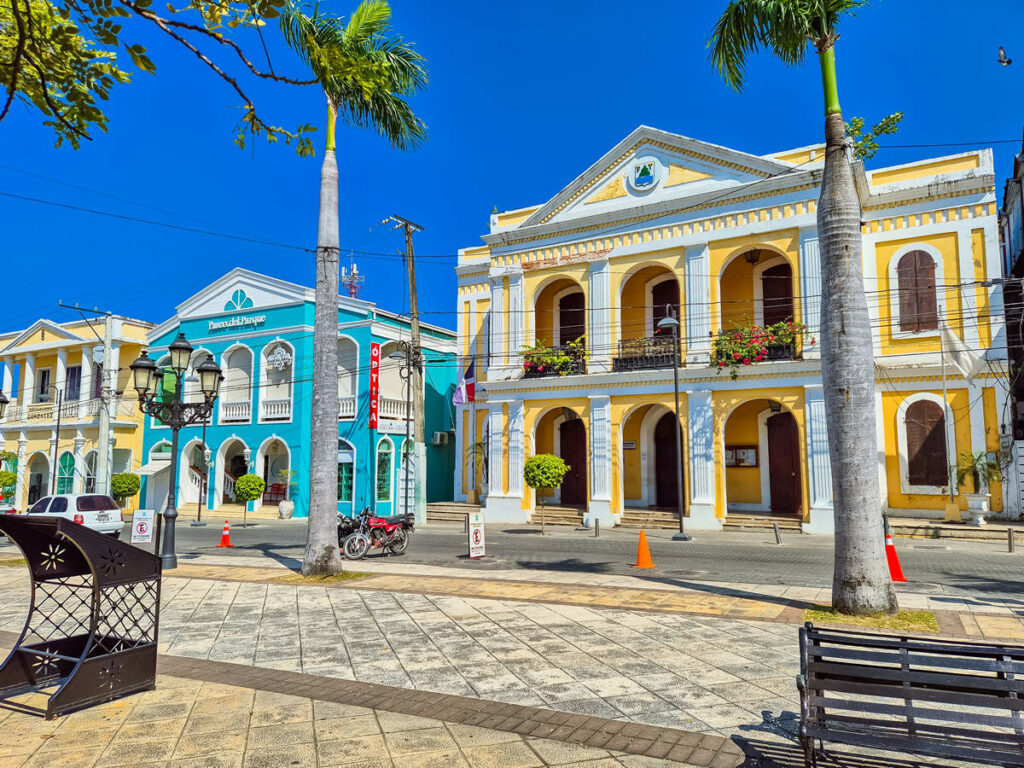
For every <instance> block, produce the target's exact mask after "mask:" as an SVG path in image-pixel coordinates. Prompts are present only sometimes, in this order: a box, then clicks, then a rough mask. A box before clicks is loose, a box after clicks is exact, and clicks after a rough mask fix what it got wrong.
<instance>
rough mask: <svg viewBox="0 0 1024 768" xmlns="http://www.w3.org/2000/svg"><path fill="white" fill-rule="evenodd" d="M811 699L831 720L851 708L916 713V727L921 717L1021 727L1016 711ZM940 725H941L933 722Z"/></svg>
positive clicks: (973, 723)
mask: <svg viewBox="0 0 1024 768" xmlns="http://www.w3.org/2000/svg"><path fill="white" fill-rule="evenodd" d="M810 703H811V706H812V707H822V708H824V709H825V714H824V715H822V718H821V719H823V720H826V721H827V720H829V719H830V718H832V717H835V716H838V715H837V714H836V713H837V712H842V711H844V710H845V711H848V712H866V713H873V714H879V715H897V716H899V717H903V718H906V717H907V715H908V714H909V715H913V716H914V718H915V727H917V723H918V722H919V721H920V720H942V721H945V722H950V723H961V724H963V725H987V726H989V727H991V728H1007V729H1010V730H1012V729H1014V728H1017V727H1019V724H1018V723H1017V721H1016V720H1014V718H1013V716H1012V715H1006V716H1002V715H980V714H976V713H973V712H964V711H962V710H959V711H958V710H949V709H930V708H928V707H916V706H914V705H913V702H911V703H910V704H902V705H901V704H880V703H878V702H874V701H860V700H854V699H836V698H832V697H828V696H818V695H816V694H811V697H810ZM892 724H893V726H895V727H898V726H899V725H900V721H898V720H897V721H892ZM933 727H936V728H940V727H941V726H937V725H936V726H933Z"/></svg>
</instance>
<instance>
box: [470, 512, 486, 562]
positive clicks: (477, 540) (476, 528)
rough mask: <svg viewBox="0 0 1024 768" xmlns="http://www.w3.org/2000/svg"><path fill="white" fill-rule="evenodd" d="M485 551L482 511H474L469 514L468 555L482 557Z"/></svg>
mask: <svg viewBox="0 0 1024 768" xmlns="http://www.w3.org/2000/svg"><path fill="white" fill-rule="evenodd" d="M485 551H486V546H485V543H484V513H483V512H474V513H473V514H471V515H470V516H469V556H470V557H471V558H477V557H483V556H484V554H485Z"/></svg>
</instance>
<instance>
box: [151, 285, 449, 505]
mask: <svg viewBox="0 0 1024 768" xmlns="http://www.w3.org/2000/svg"><path fill="white" fill-rule="evenodd" d="M314 310H315V303H314V291H313V289H312V288H307V287H304V286H301V285H296V284H294V283H289V282H286V281H283V280H278V279H276V278H271V277H267V276H266V275H261V274H257V273H255V272H251V271H249V270H245V269H241V268H238V269H235V270H233V271H232V272H230V273H229V274H227V275H225V276H224V277H222V278H221V279H219V280H217V281H215V282H214V283H212V284H210V285H209V286H207V287H206V288H204V289H203V290H201V291H200V292H199V293H197V294H195V295H194V296H192V297H191V298H188V299H186V300H185V301H184V302H182V303H181V304H179V305H178V307H177V314H176V315H175V316H174V317H173V318H171V319H169V320H167V321H166V322H164V323H162V324H161V325H159V326H157V327H156V328H154V329H153V330H152V332H151V333H150V334H149V338H148V343H149V355H150V357H151V358H152V359H153V360H154V361H155V362H156V363H157V365H158V366H160V367H163V366H166V365H167V364H168V362H169V359H168V357H167V347H168V345H169V344H170V343H171V342H172V341H173V340H174V338H175V337H176V336H177V334H178V333H179V332H181V333H184V334H185V336H186V338H188V340H189V341H190V342H191V343H192V345H193V347H194V348H195V351H194V352H193V354H192V366H190V367H194V366H196V365H198V364H200V363H201V362H202V361H203V360H205V359H206V357H207V355H212V356H213V357H214V359H215V360H216V362H217V364H218V365H219V366H220V367H221V369H222V370H223V372H224V381H223V382H222V384H221V390H220V396H219V397H218V399H217V403H216V405H215V407H214V410H213V414H212V415H211V417H210V420H209V422H208V423H207V425H206V426H205V432H204V429H203V426H202V425H196V426H192V427H188V428H186V429H183V430H182V431H181V433H180V435H179V438H178V439H179V451H180V453H179V456H178V472H177V478H176V482H177V489H178V499H179V505H178V509H179V513H180V514H182V515H183V517H184V518H185V519H188V518H189V517H191V516H193V515H194V514H196V513H198V510H199V509H202V510H203V511H204V512H206V511H208V512H218V513H224V514H228V513H240V512H241V510H242V509H243V507H241V506H240V504H239V503H238V501H237V498H236V496H235V492H234V484H235V481H236V480H237V479H238V478H239V477H240V476H242V475H244V474H249V473H253V474H257V475H259V476H260V477H261V478H263V480H264V482H265V483H266V490H265V492H264V494H263V498H262V499H260V500H257V501H255V502H249V504H248V511H249V512H252V513H257V514H267V515H276V514H277V509H278V505H279V503H280V502H281V501H284V500H289V501H292V502H294V504H295V511H294V514H295V515H296V516H298V517H304V516H306V515H307V514H308V510H309V456H310V450H309V448H310V435H311V418H312V402H313V390H312V374H313V368H312V361H313V314H314ZM421 329H422V330H421V332H422V339H423V346H424V356H425V359H426V361H427V362H426V365H427V371H426V373H427V375H426V376H425V386H426V391H425V398H426V413H427V418H426V429H427V443H428V445H427V466H428V472H427V474H426V478H427V495H428V499H429V500H432V501H434V500H437V501H448V500H451V498H452V466H453V462H454V459H453V452H454V447H455V446H454V441H453V440H448V435H450V434H452V433H453V432H454V424H453V418H454V416H453V410H452V408H453V406H451V393H452V391H453V390H454V386H455V376H456V369H455V334H454V333H453V332H450V331H446V330H444V329H442V328H437V327H434V326H431V325H427V324H421ZM408 338H409V322H408V320H407V319H406V318H402V317H399V316H398V315H396V314H394V313H390V312H386V311H384V310H382V309H379V308H378V307H377V306H376V305H375V304H373V303H372V302H368V301H363V300H360V299H354V298H350V297H348V296H339V297H338V339H337V346H338V367H337V382H338V383H337V398H338V494H339V499H340V502H339V505H338V509H339V511H341V512H344V513H346V514H351V513H352V512H353V511H355V512H358V511H359V510H360V509H362V507H364V506H367V505H369V506H371V507H373V508H375V509H377V510H378V511H380V512H381V513H382V514H390V513H392V512H397V511H400V508H401V503H402V499H403V498H404V495H403V494H400V493H399V490H400V488H401V483H402V477H401V476H400V475H401V473H402V471H403V469H404V464H403V456H402V455H401V453H400V451H401V447H402V446H401V443H402V441H403V440H404V438H405V432H406V425H407V423H408V418H407V416H408V411H407V408H406V394H407V393H406V388H405V380H404V379H403V378H402V377H401V375H400V368H401V361H399V360H396V359H394V358H392V357H391V355H392V353H394V352H395V351H396V350H397V349H398V348H399V347H400V342H402V341H404V340H408ZM371 345H380V360H381V362H380V368H379V371H378V372H377V373H378V375H379V388H380V393H379V399H378V411H379V420H378V428H377V429H371V428H370V425H369V413H370V375H371V365H370V358H371ZM190 378H191V377H190V376H189V375H188V374H186V378H185V383H184V387H183V390H184V392H183V395H184V397H185V398H186V399H187V400H199V399H200V398H201V395H200V394H199V391H198V381H190V380H189V379H190ZM158 384H159V385H160V387H161V388H163V387H164V386H165V385H166V387H168V388H170V387H173V386H174V380H173V377H172V376H168V377H164V378H163V379H162V380H161V381H159V382H158ZM435 433H438V434H440V435H443V436H444V437H443V438H438V439H437V440H433V439H432V438H433V436H434V434H435ZM204 435H205V442H204ZM170 440H171V431H170V429H169V428H167V427H165V426H163V425H161V424H160V423H159V422H158V420H156V419H151V418H150V419H147V420H146V436H145V453H146V458H147V461H146V464H145V466H144V467H143V470H142V471H143V475H144V477H145V482H144V486H145V487H144V489H143V494H144V495H143V498H144V499H145V502H146V505H147V507H150V508H154V509H158V510H159V509H162V508H163V504H164V503H165V501H166V498H167V494H168V492H169V488H170V482H171V478H170V477H169V475H170V450H171V444H170ZM434 443H437V444H436V445H435V444H434ZM406 460H408V459H407V457H406ZM410 471H411V466H410Z"/></svg>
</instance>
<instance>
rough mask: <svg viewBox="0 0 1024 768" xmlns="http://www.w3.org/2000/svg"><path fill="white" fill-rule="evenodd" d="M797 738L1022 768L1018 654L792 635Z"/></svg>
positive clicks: (803, 631) (808, 759) (959, 645)
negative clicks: (796, 644)
mask: <svg viewBox="0 0 1024 768" xmlns="http://www.w3.org/2000/svg"><path fill="white" fill-rule="evenodd" d="M797 688H799V690H800V716H801V723H800V739H801V742H802V744H803V749H804V760H805V764H806V765H807V766H815V765H817V762H816V759H817V752H816V750H815V747H814V742H815V740H817V741H818V743H819V745H823V742H825V741H830V742H835V743H839V744H846V745H850V746H856V747H864V748H872V749H883V750H894V751H899V752H911V753H915V754H920V755H930V756H933V757H940V758H958V759H964V760H971V761H974V762H976V763H979V764H984V763H990V764H995V765H1000V764H1001V765H1022V766H1024V718H1022V711H1021V710H1024V647H1019V646H1007V645H997V644H991V643H976V642H961V641H959V640H949V639H942V638H926V637H906V636H893V635H883V634H873V633H867V632H851V631H846V630H838V629H820V628H817V627H815V626H814V625H812V624H810V623H807V624H805V625H804V626H803V627H801V628H800V675H799V676H798V677H797Z"/></svg>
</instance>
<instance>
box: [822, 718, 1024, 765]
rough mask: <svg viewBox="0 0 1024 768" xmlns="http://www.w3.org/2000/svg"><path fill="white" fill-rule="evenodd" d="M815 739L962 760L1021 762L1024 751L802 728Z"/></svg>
mask: <svg viewBox="0 0 1024 768" xmlns="http://www.w3.org/2000/svg"><path fill="white" fill-rule="evenodd" d="M804 732H805V733H806V735H807V736H809V737H811V738H814V739H825V740H827V741H837V742H840V743H842V744H850V745H852V746H857V747H868V748H869V749H892V750H896V751H900V752H915V753H918V754H920V753H921V752H924V753H926V754H930V755H935V756H936V757H954V758H963V759H965V760H977V759H978V758H984V759H985V761H986V762H993V763H1008V764H1010V765H1024V750H1021V749H1020V748H1016V747H999V746H997V745H992V744H990V743H982V742H980V741H979V742H978V744H977V746H975V745H973V744H958V743H956V742H953V741H941V740H938V739H934V740H933V739H915V738H908V737H898V736H888V735H886V734H882V733H874V732H872V733H863V732H858V731H856V730H853V729H849V730H847V729H843V730H840V729H830V728H827V727H822V726H818V725H815V724H808V726H807V728H806V730H805V731H804Z"/></svg>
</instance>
